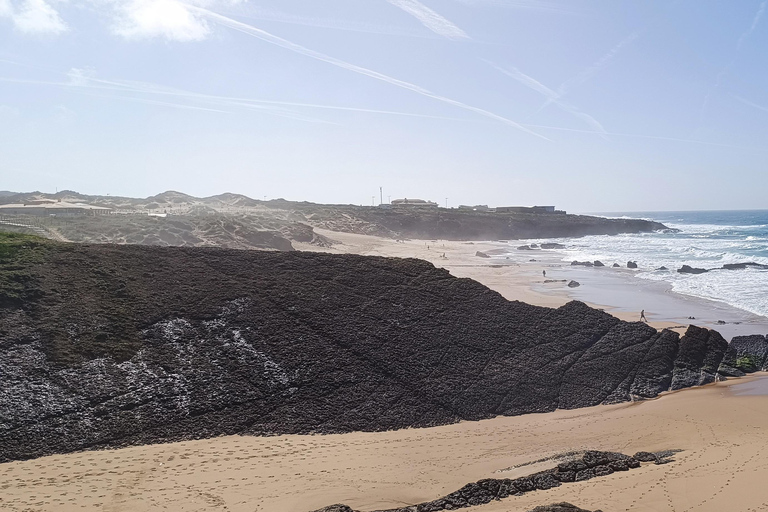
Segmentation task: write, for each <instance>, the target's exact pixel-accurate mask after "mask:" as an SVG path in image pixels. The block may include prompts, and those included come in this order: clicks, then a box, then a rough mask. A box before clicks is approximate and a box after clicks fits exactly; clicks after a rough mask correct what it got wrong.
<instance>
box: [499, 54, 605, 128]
mask: <svg viewBox="0 0 768 512" xmlns="http://www.w3.org/2000/svg"><path fill="white" fill-rule="evenodd" d="M485 62H486V63H487V64H489V65H490V66H492V67H493V68H494V69H496V70H497V71H499V72H500V73H503V74H505V75H507V76H509V77H511V78H514V79H515V80H517V81H518V82H520V83H521V84H523V85H525V86H526V87H528V88H530V89H533V90H534V91H536V92H538V93H540V94H542V95H543V96H544V97H546V98H547V100H549V101H551V102H552V103H554V104H555V105H557V106H558V107H560V108H561V109H563V110H565V111H566V112H568V113H570V114H572V115H574V116H576V117H578V118H579V119H581V120H582V121H584V122H585V123H586V124H587V125H588V126H591V127H592V129H593V131H595V132H596V133H599V134H600V135H601V136H603V137H606V136H607V135H608V132H606V131H605V128H603V125H601V124H600V123H599V122H598V121H597V119H595V118H594V117H592V116H590V115H589V114H587V113H585V112H582V111H581V110H579V109H578V108H576V107H574V106H573V105H570V104H568V103H566V102H564V101H563V100H562V99H560V95H559V94H558V93H557V92H556V91H554V90H552V89H550V88H549V87H547V86H546V85H544V84H542V83H541V82H539V81H538V80H536V79H535V78H533V77H530V76H528V75H526V74H525V73H523V72H522V71H520V70H519V69H517V68H512V69H505V68H502V67H501V66H498V65H496V64H494V63H493V62H490V61H485Z"/></svg>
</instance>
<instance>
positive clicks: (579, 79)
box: [537, 32, 640, 112]
mask: <svg viewBox="0 0 768 512" xmlns="http://www.w3.org/2000/svg"><path fill="white" fill-rule="evenodd" d="M639 36H640V32H633V33H632V34H630V35H628V36H627V37H625V38H624V39H622V40H621V41H619V43H618V44H617V45H615V46H614V47H613V48H611V49H610V50H609V51H608V53H606V54H605V55H603V56H602V57H600V58H599V59H598V60H597V61H596V62H595V63H594V64H592V65H591V66H589V67H587V68H586V69H584V70H583V71H582V72H581V73H579V74H578V75H576V76H574V77H573V78H571V79H569V80H566V81H565V82H563V83H562V85H560V87H558V88H557V96H556V97H557V99H560V98H562V97H563V96H565V95H567V94H568V93H569V92H570V91H571V89H573V88H574V87H577V86H579V85H581V84H583V83H585V82H586V81H587V80H589V79H590V78H592V77H593V76H595V75H596V74H597V73H598V72H599V71H600V70H601V69H603V68H604V67H605V66H607V65H608V64H610V62H611V61H612V60H613V59H614V57H616V55H618V53H619V52H620V51H621V50H622V49H623V48H624V47H625V46H627V45H628V44H630V43H632V42H633V41H634V40H635V39H637V38H638V37H639ZM553 102H554V100H553V99H551V98H547V101H546V102H545V103H544V104H543V105H542V106H541V107H539V109H538V110H537V112H541V111H542V110H544V109H545V108H546V107H547V106H549V105H551V104H552V103H553Z"/></svg>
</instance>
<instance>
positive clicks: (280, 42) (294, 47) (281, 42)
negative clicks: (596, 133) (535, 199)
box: [188, 5, 551, 142]
mask: <svg viewBox="0 0 768 512" xmlns="http://www.w3.org/2000/svg"><path fill="white" fill-rule="evenodd" d="M188 7H189V8H190V9H192V10H195V11H197V12H199V13H200V14H202V15H205V16H207V17H208V18H210V19H211V20H213V21H216V22H217V23H220V24H221V25H224V26H227V27H229V28H231V29H234V30H238V31H240V32H243V33H245V34H248V35H250V36H253V37H256V38H258V39H261V40H262V41H266V42H268V43H270V44H274V45H276V46H280V47H282V48H285V49H287V50H290V51H292V52H295V53H298V54H301V55H305V56H307V57H311V58H313V59H315V60H319V61H322V62H326V63H328V64H331V65H334V66H336V67H339V68H342V69H346V70H348V71H352V72H353V73H357V74H360V75H364V76H368V77H370V78H374V79H376V80H381V81H382V82H386V83H388V84H391V85H394V86H397V87H400V88H402V89H407V90H409V91H413V92H415V93H417V94H420V95H422V96H426V97H428V98H432V99H434V100H437V101H441V102H443V103H446V104H448V105H453V106H454V107H459V108H462V109H464V110H468V111H470V112H474V113H476V114H479V115H481V116H485V117H489V118H491V119H495V120H497V121H500V122H502V123H504V124H506V125H509V126H512V127H514V128H517V129H518V130H521V131H523V132H525V133H528V134H529V135H533V136H534V137H538V138H540V139H544V140H548V141H550V142H551V140H550V139H548V138H547V137H544V136H543V135H540V134H538V133H536V132H534V131H531V130H529V129H528V128H525V127H524V126H523V125H521V124H519V123H516V122H515V121H512V120H511V119H507V118H506V117H502V116H500V115H498V114H494V113H493V112H489V111H488V110H484V109H482V108H478V107H473V106H471V105H467V104H466V103H462V102H460V101H457V100H453V99H451V98H447V97H445V96H440V95H439V94H435V93H433V92H431V91H429V90H427V89H425V88H423V87H420V86H418V85H415V84H412V83H410V82H405V81H403V80H398V79H397V78H392V77H390V76H387V75H385V74H382V73H379V72H377V71H373V70H370V69H367V68H364V67H361V66H357V65H355V64H350V63H349V62H345V61H343V60H340V59H337V58H334V57H331V56H329V55H325V54H324V53H320V52H316V51H314V50H310V49H309V48H306V47H304V46H301V45H299V44H296V43H292V42H291V41H288V40H286V39H283V38H281V37H278V36H274V35H272V34H270V33H269V32H266V31H264V30H261V29H258V28H256V27H253V26H251V25H248V24H246V23H242V22H240V21H236V20H233V19H232V18H228V17H226V16H222V15H221V14H217V13H215V12H212V11H209V10H208V9H203V8H202V7H197V6H191V5H189V6H188Z"/></svg>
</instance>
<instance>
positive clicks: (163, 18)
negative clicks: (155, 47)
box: [113, 0, 210, 42]
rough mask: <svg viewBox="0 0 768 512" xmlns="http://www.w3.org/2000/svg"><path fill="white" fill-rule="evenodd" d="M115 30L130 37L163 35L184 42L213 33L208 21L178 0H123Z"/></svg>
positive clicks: (125, 36) (171, 39)
mask: <svg viewBox="0 0 768 512" xmlns="http://www.w3.org/2000/svg"><path fill="white" fill-rule="evenodd" d="M113 31H114V32H115V34H117V35H119V36H122V37H124V38H126V39H149V38H154V37H161V38H165V39H168V40H170V41H180V42H188V41H200V40H202V39H205V38H206V37H208V35H209V34H210V29H209V28H208V24H207V23H206V22H205V20H203V19H201V18H200V17H199V16H195V14H194V13H192V12H190V10H189V8H188V6H187V5H186V4H185V3H184V2H180V1H178V0H131V1H128V2H122V3H121V4H120V5H118V6H117V19H116V22H115V25H114V27H113Z"/></svg>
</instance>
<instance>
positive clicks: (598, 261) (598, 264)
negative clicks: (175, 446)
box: [593, 260, 605, 267]
mask: <svg viewBox="0 0 768 512" xmlns="http://www.w3.org/2000/svg"><path fill="white" fill-rule="evenodd" d="M593 265H595V266H596V267H604V266H605V265H604V264H603V262H602V261H600V260H595V262H594V263H593Z"/></svg>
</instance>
